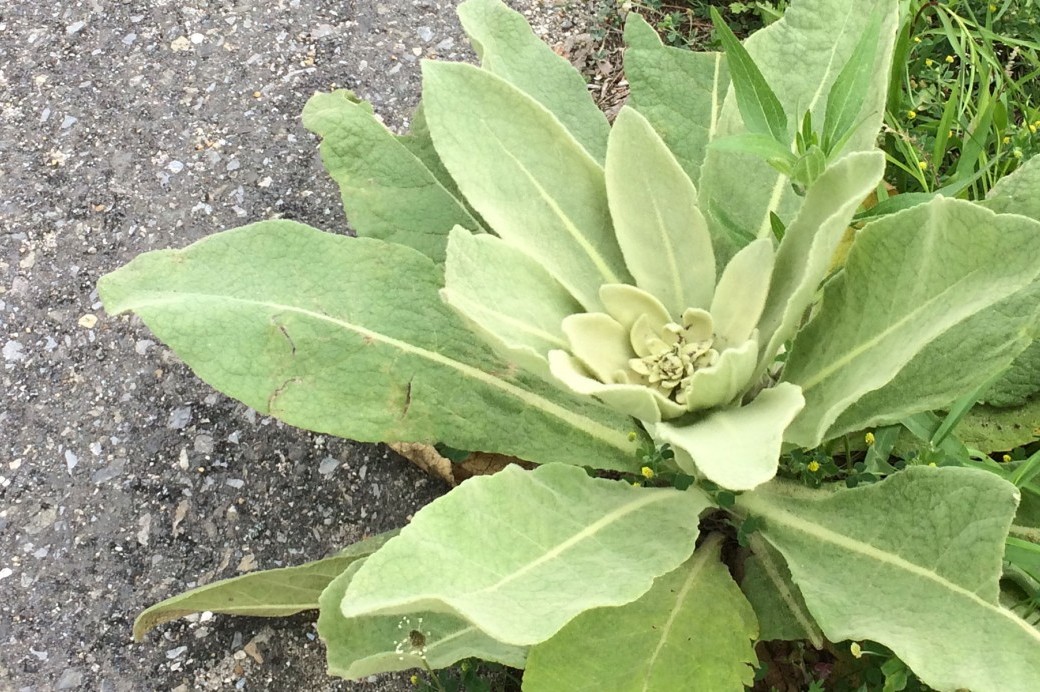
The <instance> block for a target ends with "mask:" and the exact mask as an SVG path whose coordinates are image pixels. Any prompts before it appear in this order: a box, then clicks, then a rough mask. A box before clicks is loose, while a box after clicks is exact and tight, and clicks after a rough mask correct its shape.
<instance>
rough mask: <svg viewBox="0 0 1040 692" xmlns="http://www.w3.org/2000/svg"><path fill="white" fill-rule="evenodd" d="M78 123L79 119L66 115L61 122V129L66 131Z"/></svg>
mask: <svg viewBox="0 0 1040 692" xmlns="http://www.w3.org/2000/svg"><path fill="white" fill-rule="evenodd" d="M78 122H79V118H77V117H76V116H74V115H66V116H65V119H64V120H62V121H61V129H63V130H67V129H69V128H70V127H72V126H73V125H75V124H76V123H78Z"/></svg>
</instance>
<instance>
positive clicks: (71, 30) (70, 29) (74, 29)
mask: <svg viewBox="0 0 1040 692" xmlns="http://www.w3.org/2000/svg"><path fill="white" fill-rule="evenodd" d="M86 25H87V23H86V22H84V21H79V22H73V23H72V24H69V25H68V26H67V27H65V33H66V34H68V35H69V36H72V35H74V34H78V33H79V32H81V31H83V27H85V26H86Z"/></svg>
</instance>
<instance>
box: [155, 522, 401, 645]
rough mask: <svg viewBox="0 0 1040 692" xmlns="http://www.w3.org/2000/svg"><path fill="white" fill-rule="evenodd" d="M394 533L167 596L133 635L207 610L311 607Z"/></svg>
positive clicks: (287, 611)
mask: <svg viewBox="0 0 1040 692" xmlns="http://www.w3.org/2000/svg"><path fill="white" fill-rule="evenodd" d="M396 534H397V531H390V532H388V533H383V534H380V535H378V536H373V537H372V538H368V539H366V540H363V541H360V542H358V543H355V544H353V545H351V546H349V547H347V548H344V549H343V550H341V551H340V552H339V553H337V554H336V555H333V556H331V557H327V558H325V559H324V560H316V561H314V562H308V563H306V564H303V565H298V566H296V567H282V568H280V569H269V570H264V571H263V572H253V573H252V574H243V575H242V576H240V577H232V578H231V579H222V580H221V581H216V582H213V583H212V584H205V585H203V586H199V587H197V588H194V589H191V590H190V591H185V592H184V593H181V594H177V595H176V596H174V597H172V598H167V599H166V600H165V601H162V602H161V603H156V604H155V605H153V606H151V607H149V608H147V609H146V610H144V611H142V612H141V614H140V615H138V616H137V619H135V620H134V639H135V640H137V641H140V640H141V639H142V638H143V637H144V635H145V634H146V633H147V632H148V630H150V629H152V628H153V627H156V626H158V625H161V624H162V623H164V622H169V621H170V620H176V619H177V618H179V617H184V616H185V615H190V614H192V613H200V612H202V611H206V610H208V611H211V612H214V613H227V614H229V615H247V616H250V617H283V616H286V615H293V614H294V613H299V612H300V611H303V610H313V609H315V608H317V607H318V597H319V596H320V595H321V592H322V591H323V590H324V589H325V587H326V586H328V585H329V582H331V581H332V580H333V579H335V578H336V577H337V576H338V575H339V574H341V573H342V572H343V571H345V570H346V569H347V568H348V567H350V566H351V565H353V564H355V563H357V562H359V561H361V560H363V559H364V558H365V557H367V556H368V555H371V554H372V553H374V552H375V551H377V550H379V548H380V547H382V545H383V544H384V543H386V542H387V541H388V540H390V538H392V537H393V536H395V535H396Z"/></svg>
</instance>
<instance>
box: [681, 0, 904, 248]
mask: <svg viewBox="0 0 1040 692" xmlns="http://www.w3.org/2000/svg"><path fill="white" fill-rule="evenodd" d="M875 13H878V14H880V16H882V17H883V22H882V27H881V31H880V39H879V41H878V50H877V59H876V61H875V65H874V69H873V70H872V72H871V74H872V79H871V82H870V85H869V89H868V90H867V93H866V98H865V99H864V101H863V105H862V107H861V108H860V111H859V112H858V113H857V114H856V117H855V119H854V120H855V122H856V123H857V125H856V127H855V129H854V130H853V131H852V134H851V135H850V137H849V139H848V142H847V143H846V145H845V148H844V149H843V151H844V152H854V151H868V150H871V149H874V146H875V139H876V136H877V132H878V130H879V129H880V127H881V121H882V116H883V115H884V103H885V89H886V87H887V81H888V79H887V75H888V73H889V65H890V61H891V46H892V42H893V40H894V34H895V26H896V23H897V20H898V11H897V8H896V2H895V0H870V1H869V2H858V3H849V2H847V0H805V1H804V2H798V3H794V4H792V5H791V6H790V7H789V8H788V9H787V11H786V12H785V13H784V16H783V18H782V19H780V20H779V21H777V22H774V23H773V24H770V25H769V26H768V27H766V28H765V29H762V30H761V31H758V32H756V33H755V34H753V35H752V36H750V37H749V38H748V39H747V40H746V41H745V42H744V47H745V48H746V49H747V51H748V54H749V55H750V56H751V58H752V59H753V60H754V62H755V64H756V65H758V66H759V68H760V69H761V71H762V74H763V75H764V76H765V79H766V82H767V83H768V84H769V86H770V87H771V88H772V90H773V92H774V93H775V94H776V95H777V98H778V99H779V100H780V103H781V104H782V106H783V109H784V111H785V112H787V113H789V114H795V113H797V114H802V113H805V112H806V111H809V112H810V113H811V118H812V122H817V123H819V122H824V119H825V118H824V112H825V105H826V96H827V93H828V92H829V91H830V89H831V86H832V84H833V83H834V81H835V80H836V79H837V77H838V74H839V72H840V70H841V68H842V66H843V65H845V64H846V62H847V61H848V60H849V57H850V56H851V55H852V52H853V50H854V48H855V45H856V42H857V40H858V39H859V37H860V36H861V35H862V34H863V32H864V31H865V30H866V28H867V26H868V25H869V23H870V21H871V17H872V16H874V15H875ZM744 129H745V128H744V126H743V124H742V121H741V117H740V113H739V109H738V107H737V103H736V99H735V96H734V95H732V94H730V95H727V97H726V102H725V104H724V105H723V108H722V112H721V114H720V116H719V121H718V126H717V128H716V133H717V134H716V136H719V137H724V136H728V135H732V134H736V133H739V132H743V131H744ZM666 141H667V139H666ZM698 190H699V192H700V205H701V210H702V211H703V212H704V213H705V215H706V216H707V218H708V224H709V226H710V227H711V228H712V236H713V238H714V239H715V241H716V243H715V256H716V260H717V261H718V262H719V263H720V264H721V263H725V262H727V261H728V259H729V257H730V256H732V255H733V253H735V252H736V251H737V250H738V249H740V247H741V245H742V244H744V243H745V242H747V241H742V239H741V238H742V236H741V235H740V234H739V233H736V232H734V229H739V230H742V231H743V232H744V233H746V234H747V235H748V236H749V237H750V238H755V237H759V238H762V237H765V236H767V235H770V234H771V233H772V230H771V224H770V212H774V213H776V215H777V216H779V217H780V219H781V220H782V221H784V222H790V220H791V219H793V218H794V216H795V215H796V214H797V212H798V209H799V207H800V206H801V204H802V201H803V200H802V198H801V197H799V196H798V195H797V194H796V193H795V191H794V190H793V189H792V187H791V184H790V181H789V180H788V179H787V178H786V177H785V176H782V175H780V174H779V173H777V171H775V170H774V169H773V168H772V167H770V166H769V165H768V164H767V163H765V162H763V161H761V160H760V159H758V158H757V157H754V156H748V155H745V154H738V153H732V152H725V151H716V150H714V149H709V151H708V155H707V157H706V158H705V160H704V165H703V168H702V171H701V178H700V180H699V181H698ZM734 190H740V191H741V194H739V195H734V194H733V191H734Z"/></svg>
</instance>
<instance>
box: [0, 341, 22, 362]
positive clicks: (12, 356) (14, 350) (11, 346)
mask: <svg viewBox="0 0 1040 692" xmlns="http://www.w3.org/2000/svg"><path fill="white" fill-rule="evenodd" d="M3 354H4V360H6V361H7V362H8V363H18V362H20V361H23V360H25V346H23V345H22V342H21V341H15V340H13V339H12V340H11V341H8V342H7V343H6V344H4V348H3Z"/></svg>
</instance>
